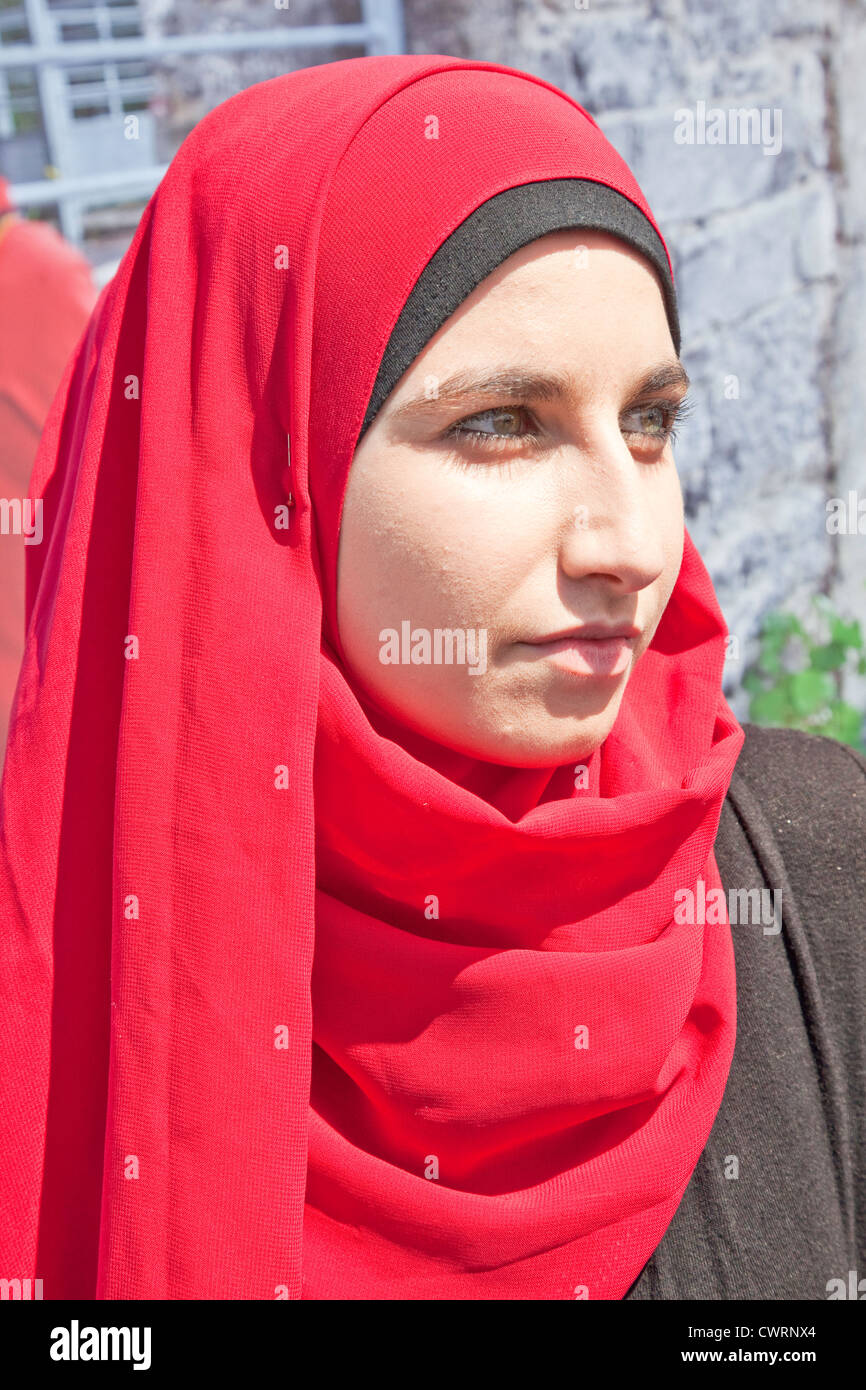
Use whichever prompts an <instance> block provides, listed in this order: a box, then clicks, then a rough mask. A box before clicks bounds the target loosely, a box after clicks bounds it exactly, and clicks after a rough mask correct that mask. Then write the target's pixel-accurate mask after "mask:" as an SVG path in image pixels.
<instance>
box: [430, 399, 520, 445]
mask: <svg viewBox="0 0 866 1390" xmlns="http://www.w3.org/2000/svg"><path fill="white" fill-rule="evenodd" d="M530 420H531V416H530V415H529V412H528V410H527V409H526V408H525V406H522V405H520V406H510V405H509V406H495V407H493V408H491V409H490V410H479V411H478V412H477V413H476V414H475V415H467V416H466V417H465V418H464V419H463V420H457V421H455V423H454V424H453V425H451V427H450V428H449V429H448V431H447V434H448V435H449V436H451V438H455V439H467V440H470V441H471V442H472V443H473V444H480V445H481V447H482V448H490V447H494V448H495V447H497V445H499V444H501V443H504V444H507V443H508V442H509V441H510V440H513V439H524V440H525V439H533V440H534V439H537V438H538V436H537V434H536V433H535V431H534V430H533V429H532V428H531V426H530V428H526V424H527V421H530ZM479 421H484V422H487V423H488V424H489V425H490V426H491V428H490V429H484V428H481V427H480V425H479V424H478V423H477V422H479Z"/></svg>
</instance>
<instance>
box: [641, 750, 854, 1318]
mask: <svg viewBox="0 0 866 1390" xmlns="http://www.w3.org/2000/svg"><path fill="white" fill-rule="evenodd" d="M745 729H746V742H745V744H744V747H743V750H742V752H741V754H740V757H739V760H738V762H737V766H736V768H735V771H734V776H733V779H732V781H731V787H730V791H729V794H728V796H727V798H726V799H725V802H724V804H723V808H722V813H721V818H720V822H719V831H718V835H717V838H716V843H715V853H716V860H717V863H718V866H719V872H720V875H721V879H722V884H723V886H724V888H725V890H726V893H729V892H730V890H731V889H736V888H758V889H769V890H773V889H775V890H781V895H782V896H781V916H782V929H781V931H780V932H779V933H778V934H777V935H773V934H765V932H764V929H763V927H762V926H761V925H760V924H755V925H743V924H740V925H733V926H732V927H731V932H732V935H733V941H734V954H735V958H736V967H737V1041H736V1047H735V1051H734V1058H733V1062H732V1065H731V1072H730V1076H729V1079H728V1084H727V1087H726V1090H725V1094H724V1097H723V1100H722V1104H721V1107H720V1109H719V1113H718V1115H717V1116H716V1120H715V1123H714V1125H713V1128H712V1131H711V1133H710V1138H709V1142H708V1144H707V1146H706V1148H705V1150H704V1152H703V1154H702V1155H701V1157H700V1159H699V1161H698V1164H697V1167H696V1168H695V1171H694V1173H693V1174H692V1178H691V1180H690V1182H689V1185H688V1187H687V1188H686V1191H685V1194H684V1196H683V1200H682V1202H681V1203H680V1206H679V1208H678V1209H677V1211H676V1213H675V1214H674V1218H673V1220H672V1221H671V1224H670V1226H669V1227H668V1229H667V1231H666V1232H665V1235H664V1237H663V1238H662V1240H661V1243H660V1244H659V1246H658V1247H657V1249H656V1251H655V1252H654V1254H653V1255H652V1257H651V1258H650V1260H649V1261H648V1263H647V1264H646V1265H645V1266H644V1269H643V1270H642V1271H641V1274H640V1275H639V1276H638V1278H637V1279H636V1281H635V1283H634V1284H633V1285H632V1287H631V1288H630V1289H629V1291H628V1293H627V1294H626V1298H631V1299H644V1300H646V1299H686V1298H698V1299H719V1300H728V1299H752V1298H755V1299H827V1298H829V1297H830V1292H829V1291H828V1287H827V1286H828V1282H829V1281H831V1280H834V1279H837V1280H843V1281H844V1283H845V1285H846V1287H847V1286H848V1283H849V1272H850V1271H852V1270H856V1271H857V1275H856V1278H857V1279H863V1280H864V1281H866V1101H864V1091H866V759H864V758H863V757H862V756H861V755H860V754H859V753H857V752H855V751H854V750H853V749H851V748H848V747H846V746H845V745H844V744H840V743H837V742H835V741H834V740H831V739H826V738H820V737H818V736H816V735H813V734H804V733H798V732H796V731H794V730H788V729H764V728H758V727H756V726H754V725H746V726H745ZM728 901H730V898H729V899H728ZM768 915H769V914H768ZM707 930H712V927H708V928H707ZM729 1155H736V1157H737V1158H738V1159H739V1177H738V1178H729V1177H726V1176H725V1172H726V1159H727V1157H728V1156H729ZM833 1288H834V1286H833V1285H831V1290H832V1289H833ZM859 1296H860V1297H861V1298H866V1282H864V1284H863V1288H862V1290H860V1295H859Z"/></svg>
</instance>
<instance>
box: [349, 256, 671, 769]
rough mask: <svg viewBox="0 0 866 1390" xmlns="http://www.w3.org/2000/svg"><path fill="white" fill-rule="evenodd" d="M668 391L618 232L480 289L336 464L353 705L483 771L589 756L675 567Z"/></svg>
mask: <svg viewBox="0 0 866 1390" xmlns="http://www.w3.org/2000/svg"><path fill="white" fill-rule="evenodd" d="M651 378H655V380H654V381H652V380H650V379H651ZM485 383H486V384H485ZM687 385H688V380H687V378H686V376H685V373H684V371H683V369H682V367H681V366H680V364H679V362H678V359H677V356H676V352H675V350H674V346H673V342H672V339H671V335H670V330H669V328H668V322H667V318H666V315H665V310H664V303H663V300H662V294H661V290H660V287H659V283H658V281H657V278H656V274H655V272H654V270H653V269H652V268H651V266H650V264H649V262H647V261H646V260H644V258H643V257H642V256H641V255H640V254H639V253H638V252H636V251H632V250H631V249H630V248H629V247H628V246H627V245H626V244H625V243H623V242H621V241H619V240H618V239H617V238H615V237H612V236H609V235H608V234H606V233H595V232H586V231H564V232H552V233H550V234H549V235H548V236H545V237H542V238H539V239H538V240H537V241H534V242H532V243H531V244H530V245H529V246H527V247H525V248H524V249H523V250H521V251H517V252H515V254H514V255H513V256H510V257H509V258H508V260H506V261H504V262H503V263H502V265H501V266H500V267H499V268H498V269H497V270H496V271H495V272H494V273H493V274H492V275H490V276H488V278H487V279H486V280H484V281H482V283H481V284H480V285H479V286H478V287H477V288H476V290H475V291H474V293H473V294H472V295H471V296H470V297H469V298H468V299H467V300H465V301H464V303H463V304H462V305H461V306H460V307H459V308H458V309H457V310H456V312H455V313H454V314H452V316H451V317H450V318H449V319H448V320H447V321H446V322H445V323H444V324H443V326H442V328H441V329H440V330H439V332H438V333H437V334H436V336H435V337H434V338H432V339H431V341H430V343H429V344H428V345H427V347H426V348H425V349H424V351H423V352H422V353H421V354H420V356H419V357H417V358H416V359H415V361H414V362H413V364H412V366H411V367H410V369H409V370H408V371H407V372H406V373H405V375H404V376H403V377H402V378H401V380H400V382H399V384H398V386H397V387H396V388H395V390H394V391H393V392H392V393H391V395H390V396H389V397H388V399H387V401H386V402H385V404H384V405H383V407H382V409H381V410H380V412H379V414H378V415H377V417H376V419H375V420H374V422H373V424H372V425H371V427H370V428H369V430H368V431H367V433H366V435H365V436H364V438H363V439H362V441H361V443H360V444H359V446H358V448H357V449H356V451H355V455H354V458H353V461H352V467H351V471H350V474H349V479H348V485H347V490H346V496H345V502H344V506H343V514H342V523H341V530H340V548H339V560H338V575H337V620H338V625H339V631H340V639H341V641H342V644H343V649H344V652H345V655H346V657H347V659H348V662H349V665H350V667H351V668H352V671H353V673H354V675H355V676H356V678H357V679H358V681H359V682H360V684H361V685H362V686H363V687H364V689H365V692H366V694H367V695H368V697H371V698H372V700H373V701H374V702H375V703H376V704H378V705H379V706H380V707H382V708H383V709H385V710H387V711H388V712H389V713H390V714H392V715H395V716H396V717H397V718H399V719H400V720H401V721H402V722H403V723H405V724H408V725H409V726H410V727H412V728H413V729H415V730H417V731H418V732H420V733H422V734H424V735H426V736H427V737H428V738H431V739H434V740H436V741H437V742H439V743H442V744H445V745H447V746H448V747H450V748H453V749H456V750H458V751H459V752H462V753H466V754H469V755H471V756H474V757H477V758H484V759H487V760H488V761H490V762H496V763H505V764H510V765H513V766H521V767H548V766H555V765H558V764H560V763H564V762H568V761H571V760H574V759H580V758H581V757H583V756H586V755H587V754H589V753H590V752H591V751H592V750H593V749H594V748H596V747H598V745H599V744H601V743H602V741H603V740H604V739H605V738H606V736H607V734H608V733H609V731H610V729H611V726H612V725H613V722H614V720H615V718H616V715H617V711H618V709H619V706H620V702H621V701H622V698H623V693H624V691H625V688H626V684H627V682H628V680H629V677H630V675H631V672H632V668H633V667H634V664H635V662H636V661H638V659H639V658H640V656H641V654H642V653H643V652H644V651H645V650H646V648H647V647H648V645H649V643H650V641H651V640H652V637H653V634H654V633H655V630H656V627H657V626H658V623H659V620H660V618H661V616H662V613H663V612H664V609H665V605H666V604H667V601H668V599H669V597H670V595H671V591H672V590H673V587H674V584H675V582H676V578H677V574H678V572H679V568H680V563H681V560H682V549H683V510H682V494H681V491H680V484H679V478H678V476H677V472H676V467H675V464H674V458H673V452H672V448H671V440H670V438H669V434H670V430H671V428H672V426H673V423H674V420H675V418H676V413H677V409H678V407H679V405H680V403H681V401H682V400H683V398H684V396H685V391H686V387H687ZM589 625H591V628H590V626H589ZM584 626H587V628H588V633H587V634H586V635H585V636H583V637H578V639H577V640H574V637H573V636H572V637H571V639H569V638H565V639H564V640H558V641H556V642H554V640H553V639H554V638H555V637H560V636H561V634H564V633H570V634H574V632H575V630H576V629H578V628H582V627H584ZM611 628H612V629H615V631H614V634H613V636H610V635H609V636H608V637H607V638H606V639H604V638H599V637H598V636H597V634H598V632H599V631H600V630H604V629H611ZM437 633H438V636H437ZM593 634H596V635H593ZM449 657H450V660H449Z"/></svg>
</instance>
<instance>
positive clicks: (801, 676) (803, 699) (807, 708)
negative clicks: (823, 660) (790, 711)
mask: <svg viewBox="0 0 866 1390" xmlns="http://www.w3.org/2000/svg"><path fill="white" fill-rule="evenodd" d="M834 693H835V687H834V685H833V680H832V677H831V676H828V675H827V673H826V672H825V671H811V670H810V671H798V672H797V674H796V675H795V676H792V677H791V704H792V705H793V706H794V709H795V710H796V712H797V714H814V713H815V712H816V711H817V710H819V709H821V707H822V705H826V704H827V703H828V702H829V701H830V700H832V698H833V695H834Z"/></svg>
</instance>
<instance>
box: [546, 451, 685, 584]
mask: <svg viewBox="0 0 866 1390" xmlns="http://www.w3.org/2000/svg"><path fill="white" fill-rule="evenodd" d="M620 442H621V446H622V448H621V451H619V450H615V457H612V458H611V457H605V458H604V459H601V458H599V457H596V458H594V460H593V461H592V464H591V466H589V467H587V465H586V461H585V460H583V461H581V463H580V464H578V466H577V468H576V469H575V487H574V490H573V491H572V492H571V495H570V496H569V497H568V498H567V499H564V506H563V519H562V529H561V533H560V551H559V559H560V565H561V568H562V570H563V571H564V573H566V574H567V575H569V577H571V578H575V579H577V578H581V579H584V578H588V577H594V576H604V577H605V578H607V579H609V580H613V581H615V582H616V584H617V586H618V587H619V588H620V589H621V590H623V591H624V592H627V593H634V592H636V591H638V590H640V589H644V588H646V587H647V586H648V585H650V584H652V583H653V582H654V581H655V580H656V579H658V577H659V575H660V574H661V573H662V571H663V569H664V566H665V553H664V536H663V528H662V527H661V526H660V525H659V519H658V517H657V509H658V507H659V505H660V503H661V501H662V500H663V498H662V496H661V494H660V492H659V489H658V486H657V483H655V482H653V481H652V480H651V477H650V473H649V469H650V467H651V465H648V464H645V463H641V462H639V461H636V460H635V459H634V458H633V457H632V455H631V453H630V452H629V450H628V448H627V447H626V445H625V442H624V441H623V440H622V438H621V436H620ZM576 496H577V497H579V499H580V500H578V501H575V497H576ZM666 496H667V492H665V497H666Z"/></svg>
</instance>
